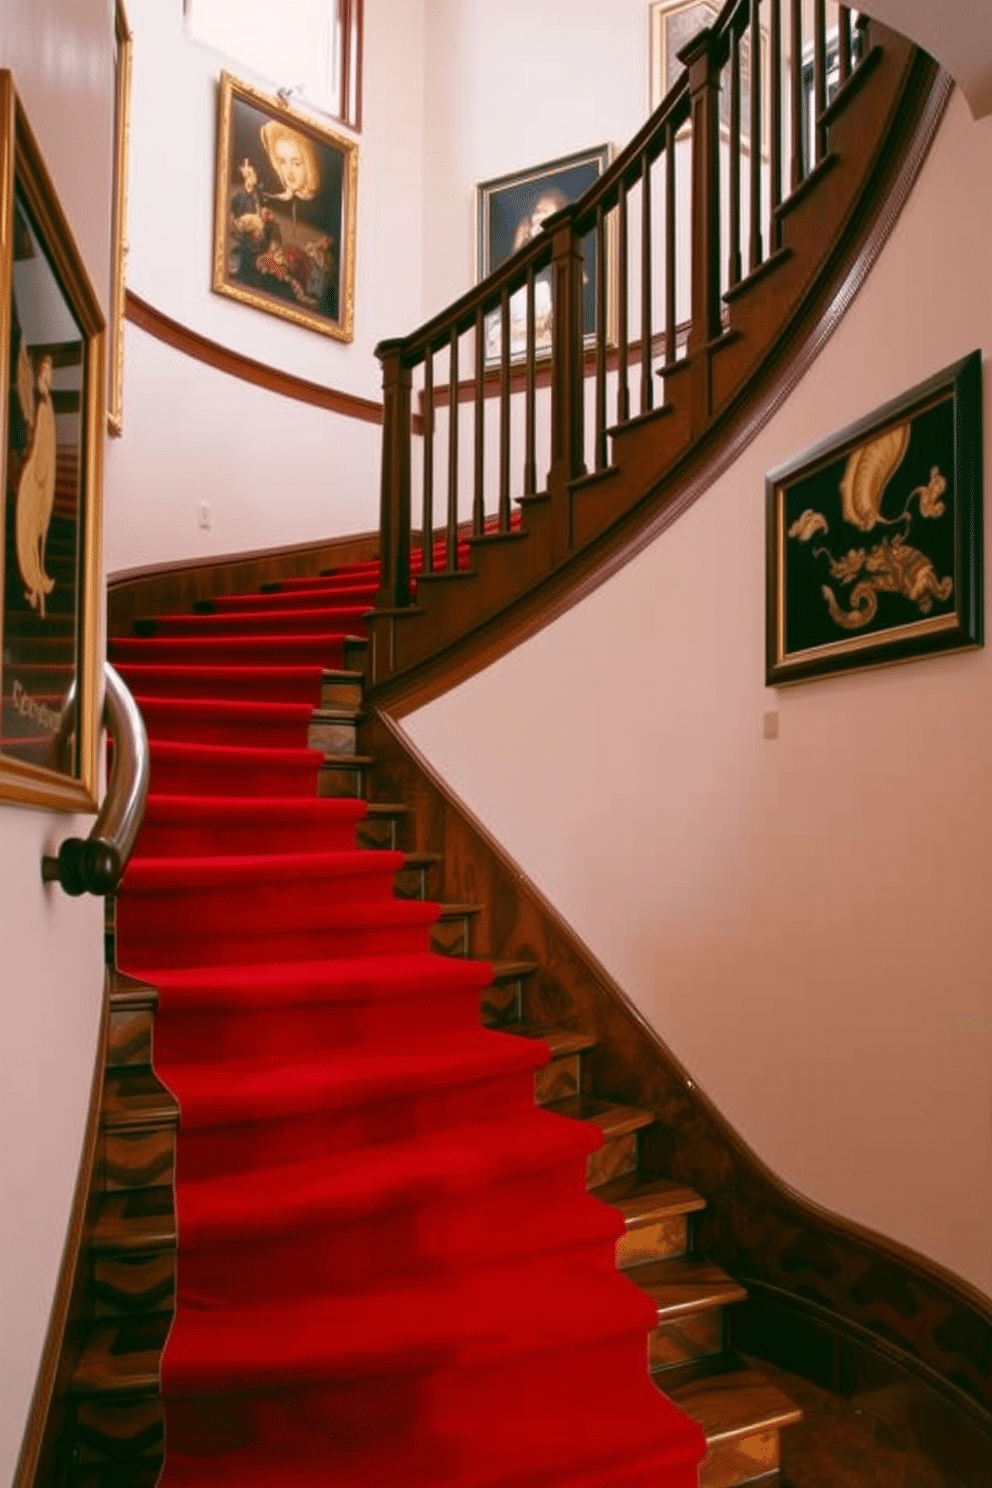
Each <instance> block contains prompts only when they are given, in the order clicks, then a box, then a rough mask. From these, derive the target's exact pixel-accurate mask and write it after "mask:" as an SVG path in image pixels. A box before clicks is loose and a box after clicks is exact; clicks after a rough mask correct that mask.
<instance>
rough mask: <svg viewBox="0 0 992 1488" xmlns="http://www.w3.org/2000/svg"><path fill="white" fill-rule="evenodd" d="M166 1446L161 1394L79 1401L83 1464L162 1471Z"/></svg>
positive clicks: (78, 1441) (79, 1457)
mask: <svg viewBox="0 0 992 1488" xmlns="http://www.w3.org/2000/svg"><path fill="white" fill-rule="evenodd" d="M164 1445H165V1411H164V1408H163V1405H162V1401H161V1398H160V1397H159V1396H158V1395H145V1396H138V1397H136V1398H134V1399H125V1400H115V1399H113V1398H104V1399H100V1398H97V1399H92V1400H81V1401H78V1402H77V1404H76V1460H77V1462H79V1463H80V1464H81V1465H84V1466H89V1467H92V1466H94V1465H96V1464H99V1465H101V1466H106V1467H116V1468H117V1469H118V1470H123V1469H124V1468H126V1467H132V1466H133V1467H138V1468H140V1469H141V1470H142V1471H148V1470H152V1469H153V1470H155V1472H156V1473H158V1472H160V1471H161V1467H162V1462H163V1457H164ZM94 1481H102V1480H101V1479H94Z"/></svg>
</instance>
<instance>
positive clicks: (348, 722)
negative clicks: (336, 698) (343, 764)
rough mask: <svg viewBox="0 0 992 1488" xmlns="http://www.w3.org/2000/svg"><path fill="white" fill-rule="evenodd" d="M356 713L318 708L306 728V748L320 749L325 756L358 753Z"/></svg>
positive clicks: (357, 721) (357, 720)
mask: <svg viewBox="0 0 992 1488" xmlns="http://www.w3.org/2000/svg"><path fill="white" fill-rule="evenodd" d="M358 723H359V719H358V713H357V712H352V713H351V714H350V716H349V714H348V713H347V712H346V711H345V710H344V709H330V708H318V709H316V710H315V712H314V715H313V717H312V719H311V720H310V724H309V727H308V728H307V748H308V749H322V750H323V751H324V754H325V755H336V754H346V755H354V754H357V753H358Z"/></svg>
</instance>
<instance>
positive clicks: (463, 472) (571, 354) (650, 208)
mask: <svg viewBox="0 0 992 1488" xmlns="http://www.w3.org/2000/svg"><path fill="white" fill-rule="evenodd" d="M784 10H785V11H786V12H787V16H788V25H783V20H784V19H785V17H784V16H783V11H784ZM802 10H803V6H802V3H801V0H727V3H726V4H725V5H724V8H723V10H722V12H721V13H720V15H719V17H718V18H717V20H716V21H715V22H714V24H713V26H712V27H710V28H707V29H705V30H702V31H700V32H699V33H698V34H697V35H696V36H695V37H694V38H693V39H692V41H690V43H689V44H688V45H687V46H686V47H685V48H683V50H682V51H681V52H680V53H679V61H680V62H682V63H683V71H682V73H681V75H680V76H679V78H678V79H677V80H676V82H675V84H674V86H673V87H672V88H671V90H670V92H669V93H668V95H667V97H666V98H665V99H664V100H663V102H662V103H661V105H660V106H659V108H658V109H657V110H656V111H655V113H654V114H653V115H652V116H651V118H650V119H648V121H647V123H646V124H645V125H644V126H643V128H642V129H641V130H640V131H639V133H638V134H637V135H636V136H635V137H634V138H633V139H632V140H631V142H630V143H629V144H628V146H627V147H626V149H624V151H623V152H622V153H621V154H620V155H619V156H618V157H617V159H616V160H615V161H614V162H613V163H612V165H611V166H610V167H609V168H608V169H607V170H606V171H605V172H604V174H603V175H602V176H601V177H600V178H599V180H597V181H596V182H595V183H594V185H593V186H592V188H591V189H590V190H589V191H588V192H586V194H585V195H584V196H583V197H582V198H581V199H580V200H579V201H577V202H575V203H573V204H571V205H570V206H568V207H566V208H565V209H564V210H562V211H560V212H558V213H557V214H556V215H555V216H553V217H550V218H548V220H547V221H546V222H545V223H544V225H543V226H544V230H543V231H542V232H540V233H539V234H538V235H537V236H536V237H535V238H533V239H532V240H531V241H530V242H529V243H527V244H525V245H524V247H522V248H521V249H520V250H519V251H518V252H517V253H515V254H514V255H513V257H512V258H510V259H509V260H508V261H507V262H506V263H505V264H503V265H502V266H501V267H500V268H498V269H497V270H495V271H494V272H493V273H492V274H490V275H489V277H488V278H487V279H485V280H484V281H482V282H481V283H480V284H478V285H477V286H476V287H475V288H474V289H472V290H470V291H469V292H468V293H467V294H465V295H463V296H462V297H461V298H460V299H459V300H457V301H456V302H455V303H454V304H453V305H452V306H450V308H449V309H447V310H445V311H444V312H443V313H442V314H440V315H438V316H436V317H434V319H433V320H431V321H429V322H427V324H426V325H424V326H422V327H421V328H420V329H419V330H417V331H415V332H414V333H413V334H412V335H410V336H407V337H405V338H402V339H398V340H391V341H384V342H382V343H380V345H379V346H378V347H377V348H376V354H377V356H378V357H379V359H380V361H381V363H382V369H383V395H384V396H383V401H384V426H383V456H382V487H381V534H380V557H381V564H382V569H381V586H380V590H379V593H378V596H377V601H376V603H377V608H378V609H380V610H384V611H389V610H398V609H404V608H406V607H408V606H409V605H410V604H411V603H412V602H413V589H412V584H411V557H412V553H413V550H414V546H415V543H414V532H415V527H416V528H419V532H420V544H419V546H420V549H421V559H420V569H419V572H420V574H421V576H428V577H429V576H430V575H431V574H433V573H454V572H456V571H458V569H459V567H460V566H463V564H462V560H461V554H462V552H463V549H462V547H461V544H460V537H463V536H464V533H465V526H466V525H468V529H469V531H470V534H471V537H472V538H474V539H477V540H481V539H484V538H485V537H487V536H493V535H496V536H499V535H505V534H507V533H509V532H510V530H511V490H512V488H513V486H514V485H515V484H517V482H516V481H515V480H514V476H513V473H512V472H513V469H514V466H515V463H516V468H517V469H518V470H519V472H520V478H519V485H518V490H519V496H520V505H521V507H522V509H523V510H524V512H526V509H527V506H528V503H529V502H533V501H543V500H549V501H550V502H551V504H552V511H553V517H552V523H551V530H552V534H553V535H552V539H551V550H550V553H549V555H548V557H549V562H550V564H551V566H554V565H555V564H556V563H558V562H560V561H561V560H562V559H563V558H564V557H566V556H567V554H568V552H569V550H570V548H571V535H570V530H569V528H570V522H569V505H568V489H569V486H570V484H571V483H573V482H575V481H576V480H578V479H580V478H581V477H582V476H584V475H585V474H586V473H587V471H588V470H589V469H590V467H591V469H592V471H593V472H601V471H603V470H605V469H606V468H607V465H608V458H609V438H610V435H611V433H612V432H614V431H615V430H617V429H619V428H622V427H623V426H625V425H627V424H629V423H631V422H632V421H633V420H634V419H637V418H639V417H645V416H650V415H651V414H652V412H653V410H655V409H656V408H657V407H659V399H658V398H657V387H658V384H657V383H656V378H659V377H660V378H668V377H672V376H675V375H678V374H681V373H683V372H685V373H688V375H689V377H690V380H691V398H690V407H691V413H690V423H691V434H692V437H693V438H695V437H696V436H697V435H698V433H699V432H700V431H701V430H702V429H703V428H705V427H706V425H707V424H708V423H709V421H710V420H711V419H712V417H713V415H714V413H715V412H716V409H715V408H714V406H713V399H712V387H711V384H712V379H711V377H710V361H711V355H712V351H713V348H714V346H715V345H716V344H718V343H719V342H720V341H721V338H724V337H725V336H726V335H727V334H728V329H727V319H728V314H727V309H726V305H727V300H726V296H727V292H728V291H732V290H733V289H734V288H735V287H736V286H737V285H738V284H739V283H741V282H742V280H743V279H744V278H745V277H746V276H745V271H744V266H745V262H746V274H747V275H748V276H749V275H751V274H755V273H757V272H759V271H761V269H762V266H763V265H764V264H765V263H766V262H767V261H768V260H769V259H770V258H774V257H775V255H776V254H777V253H778V252H779V251H780V243H781V237H780V211H781V206H782V202H783V193H784V192H785V180H784V177H785V174H786V171H785V163H786V162H785V154H786V141H787V140H788V143H789V146H790V158H789V170H788V178H789V181H788V191H787V192H785V195H788V194H791V193H794V192H796V191H797V190H798V189H799V188H800V187H801V186H802V185H803V182H804V181H805V180H807V179H808V178H809V177H810V176H811V175H812V174H813V173H814V172H815V171H816V169H817V167H818V165H819V164H820V163H821V161H823V159H824V155H825V151H826V125H825V123H824V120H823V116H824V113H825V111H826V108H827V104H828V91H829V89H830V87H831V85H833V86H834V87H835V88H839V87H841V86H843V84H844V83H845V82H846V81H847V80H848V78H849V77H850V75H851V73H852V70H853V69H854V67H855V66H856V65H857V62H858V60H859V58H860V55H861V52H862V47H861V45H860V41H861V32H862V30H863V28H864V26H865V24H866V22H865V21H864V19H863V18H862V17H860V16H859V17H858V18H857V22H856V24H852V20H853V17H854V16H855V15H856V14H857V13H856V12H852V10H851V8H850V7H848V6H846V5H834V4H831V5H830V11H831V15H832V17H835V20H836V24H835V26H832V27H831V30H830V31H829V32H828V27H827V0H814V5H813V34H812V37H811V38H808V39H807V38H805V37H804V35H803V25H802ZM754 58H757V59H759V61H758V64H757V65H751V59H754ZM723 172H726V173H727V177H728V179H727V189H726V192H725V193H723V192H722V191H721V174H722V173H723ZM687 183H688V186H689V190H688V192H687V191H686V189H685V187H686V184H687ZM659 188H660V189H659ZM742 188H743V189H742ZM687 196H688V210H687V211H686V206H685V199H686V197H687ZM593 245H594V248H595V251H592V250H593ZM659 249H660V251H659ZM587 265H593V266H594V267H593V268H592V271H591V272H590V271H589V269H588V268H587ZM549 285H550V291H551V307H552V313H551V317H550V319H551V325H550V349H549V350H548V348H547V343H546V341H545V342H544V344H542V343H541V342H540V340H539V332H538V325H537V321H538V316H537V309H536V301H537V298H538V294H539V292H540V293H543V294H544V295H545V297H546V296H547V291H548V287H549ZM466 340H467V341H468V343H469V344H468V347H467V348H464V347H463V343H464V342H466ZM466 350H467V353H468V354H467V355H466ZM463 367H465V368H467V369H470V370H469V373H468V376H467V377H465V378H464V379H463V377H462V371H461V369H462V368H463ZM632 383H633V384H634V386H633V387H632ZM415 395H416V396H417V398H418V400H419V405H420V418H419V420H418V421H417V424H416V432H417V433H419V434H421V435H422V440H423V449H422V464H421V465H419V467H418V469H417V470H416V471H414V460H413V435H414V432H415V422H414V416H413V415H414V396H415ZM490 403H495V404H496V411H495V417H487V414H488V413H489V409H488V408H487V405H488V404H490ZM463 405H464V408H465V414H466V416H465V417H463V413H462V409H463ZM466 424H467V425H468V428H467V429H465V428H464V427H463V425H466ZM439 431H440V433H441V435H442V437H443V439H444V442H445V444H446V450H447V470H446V477H445V490H444V493H443V496H444V501H445V509H444V511H443V514H442V521H441V522H437V521H436V516H437V511H438V507H439V506H440V500H439V496H440V494H441V493H439V492H438V491H437V490H436V485H437V482H436V480H435V456H436V453H437V450H436V444H437V436H438V433H439ZM542 467H543V468H545V469H546V471H547V474H546V485H545V487H544V489H543V491H542V490H541V488H540V487H539V481H538V474H539V470H540V469H541V468H542ZM415 490H416V494H417V495H418V496H419V504H420V511H419V515H418V516H417V520H416V524H415V523H414V510H413V504H414V503H413V498H414V494H415ZM468 490H470V492H471V508H470V510H471V520H470V523H468V524H464V523H463V521H462V510H463V505H465V503H463V502H462V499H461V498H462V492H463V491H468ZM493 492H495V499H494V500H490V498H491V496H492V493H493ZM439 535H440V541H439V540H438V539H439Z"/></svg>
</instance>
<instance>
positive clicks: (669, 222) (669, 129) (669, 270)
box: [665, 119, 678, 367]
mask: <svg viewBox="0 0 992 1488" xmlns="http://www.w3.org/2000/svg"><path fill="white" fill-rule="evenodd" d="M675 288H676V286H675V125H674V123H673V122H672V120H671V119H669V121H668V123H667V125H666V126H665V365H666V367H670V366H671V365H672V363H673V362H674V361H675V355H676V351H677V345H676V339H675V332H676V317H677V314H678V312H677V310H676V307H675Z"/></svg>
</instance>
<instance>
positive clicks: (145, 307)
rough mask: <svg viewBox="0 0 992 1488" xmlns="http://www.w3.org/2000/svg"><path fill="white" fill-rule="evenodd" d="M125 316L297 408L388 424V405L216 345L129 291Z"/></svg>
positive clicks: (196, 357) (149, 332)
mask: <svg viewBox="0 0 992 1488" xmlns="http://www.w3.org/2000/svg"><path fill="white" fill-rule="evenodd" d="M124 313H125V317H126V319H127V320H129V321H130V322H131V324H132V325H133V326H137V327H138V329H139V330H141V331H144V332H145V333H146V335H149V336H154V338H155V340H156V341H161V342H163V343H164V344H165V345H166V346H171V347H172V349H173V350H174V351H178V352H181V353H182V354H183V356H188V357H192V358H193V359H194V361H197V362H202V363H203V364H204V366H207V367H213V368H214V369H215V371H218V372H226V373H227V374H228V376H230V377H237V378H240V380H241V381H242V382H250V383H251V384H252V386H253V387H260V388H264V389H265V390H266V392H269V393H278V394H279V396H280V397H282V398H292V399H293V400H294V401H295V402H297V403H308V404H310V406H311V407H313V408H322V409H323V410H324V412H325V413H336V414H339V415H341V416H342V417H344V418H352V419H358V420H360V421H361V422H363V423H366V424H379V425H381V424H382V404H381V402H378V401H377V400H375V399H373V398H361V397H359V396H358V395H357V394H356V393H346V392H344V391H342V390H341V389H340V388H331V387H325V386H324V385H323V384H322V383H319V382H310V381H308V380H307V379H306V378H305V377H297V376H295V375H294V374H293V373H292V372H282V371H280V370H279V369H278V368H277V367H270V366H268V365H267V364H266V363H265V362H258V361H255V359H254V358H253V357H246V356H243V355H242V354H241V353H240V352H237V351H232V350H231V348H230V347H228V346H222V345H221V344H220V342H219V341H211V340H210V339H209V337H207V336H201V335H200V333H199V332H198V331H193V330H190V328H189V327H188V326H184V325H182V324H181V323H180V322H179V321H178V320H173V319H172V317H171V316H168V315H166V314H164V312H163V311H161V310H156V309H155V307H154V306H153V305H150V304H149V303H148V301H147V300H143V299H142V298H141V297H140V295H136V294H135V293H134V291H133V290H131V289H129V290H128V291H127V293H126V295H125V302H124Z"/></svg>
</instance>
